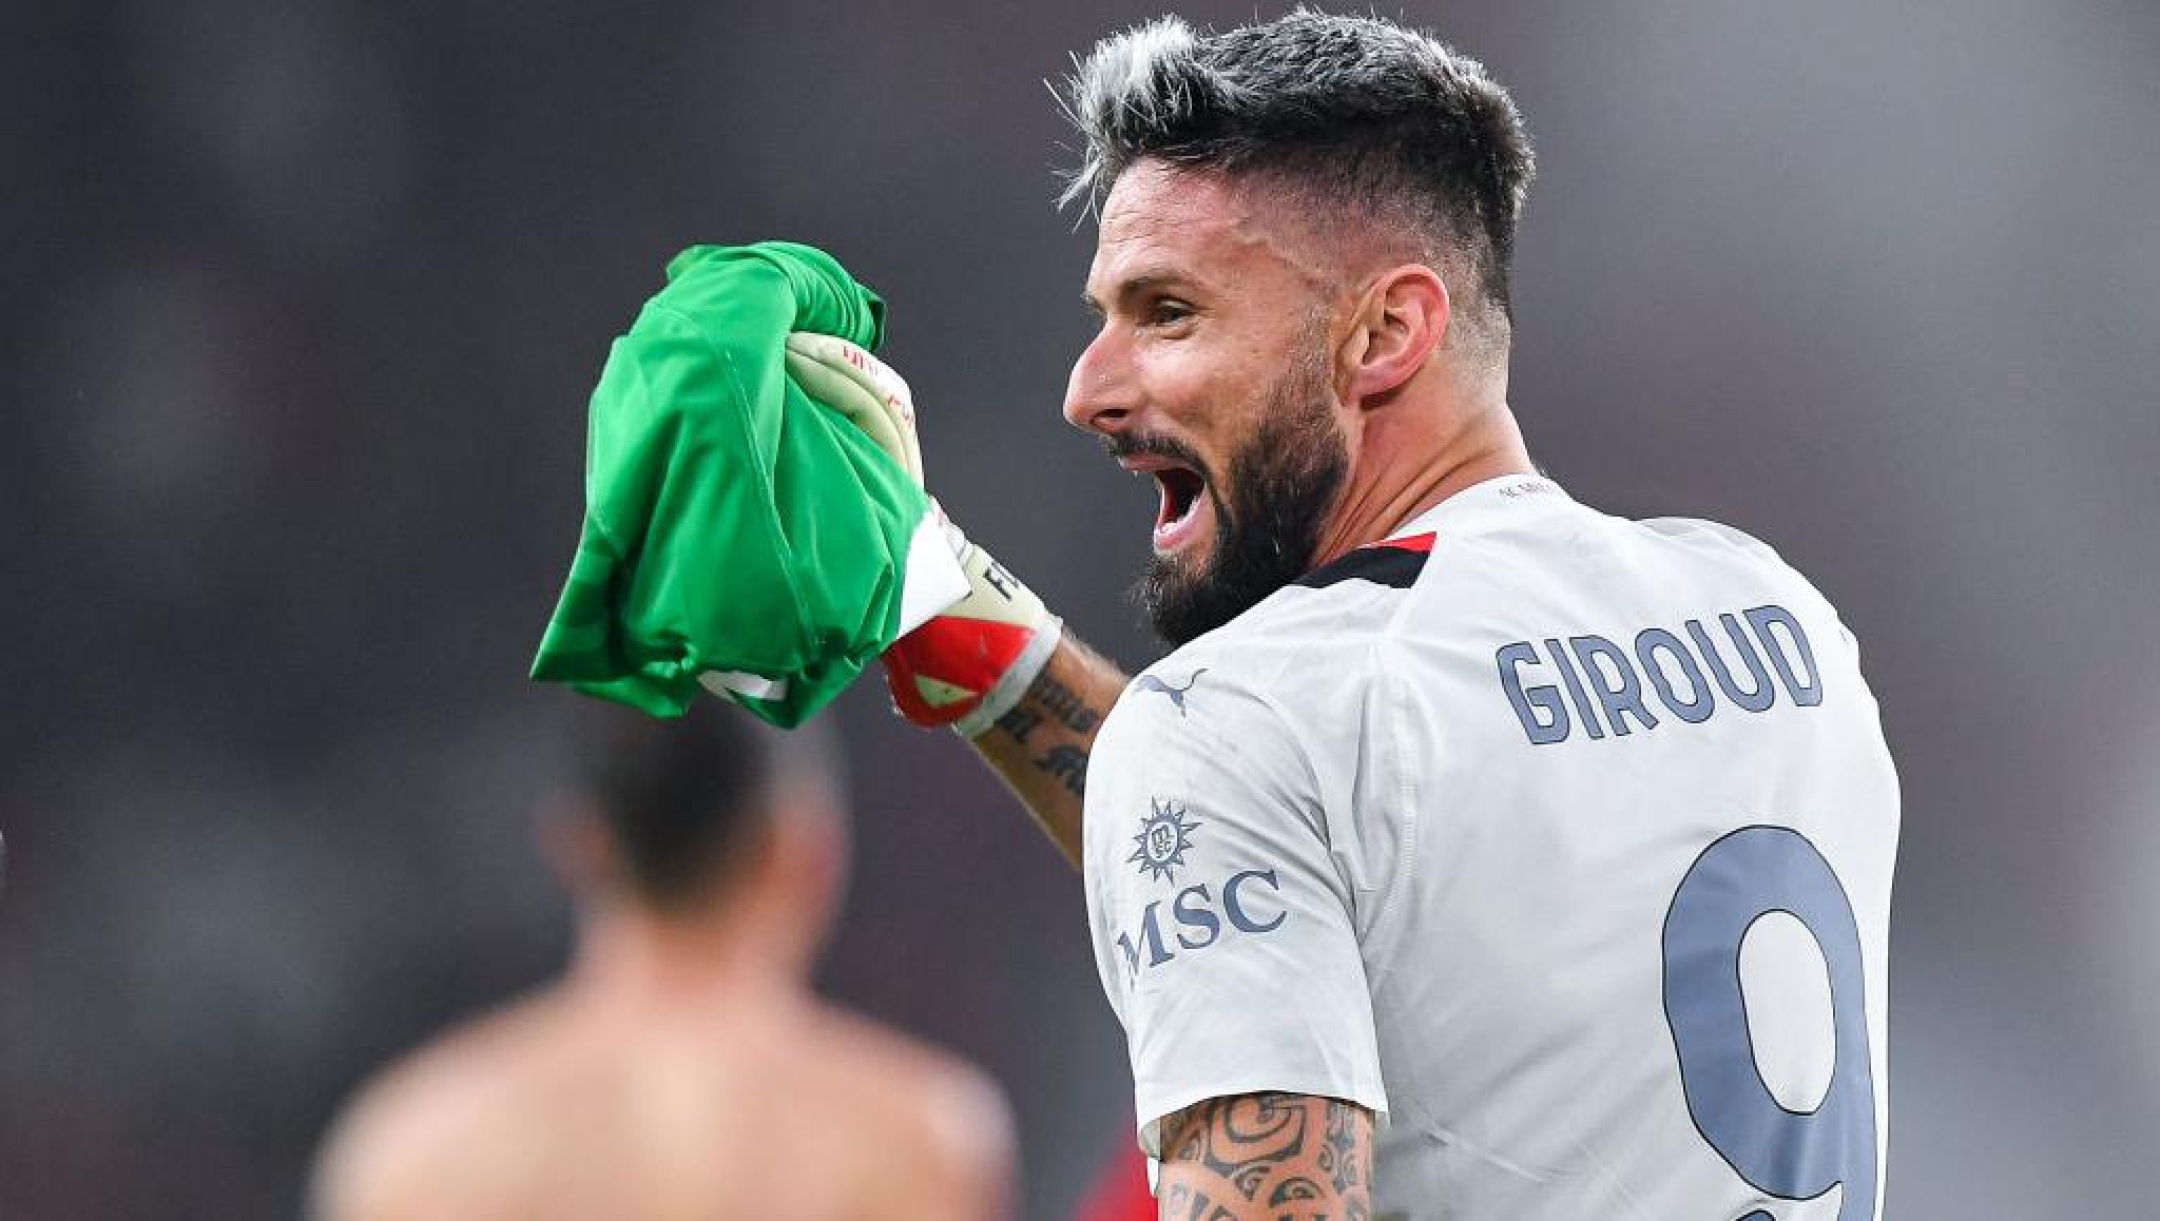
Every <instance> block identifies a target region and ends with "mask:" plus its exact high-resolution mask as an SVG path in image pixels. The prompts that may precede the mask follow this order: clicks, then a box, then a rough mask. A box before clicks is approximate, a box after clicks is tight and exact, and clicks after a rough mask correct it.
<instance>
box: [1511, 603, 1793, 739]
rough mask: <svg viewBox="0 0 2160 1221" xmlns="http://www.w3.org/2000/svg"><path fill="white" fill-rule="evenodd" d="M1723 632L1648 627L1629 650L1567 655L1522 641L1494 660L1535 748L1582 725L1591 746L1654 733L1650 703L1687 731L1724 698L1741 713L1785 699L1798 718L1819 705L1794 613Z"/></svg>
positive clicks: (1731, 622) (1694, 625)
mask: <svg viewBox="0 0 2160 1221" xmlns="http://www.w3.org/2000/svg"><path fill="white" fill-rule="evenodd" d="M1743 620H1744V621H1745V626H1744V627H1743V626H1742V622H1743ZM1717 623H1718V628H1719V629H1722V630H1721V631H1713V630H1712V629H1711V628H1709V627H1707V626H1705V625H1704V624H1703V621H1702V620H1700V619H1689V620H1687V621H1686V622H1684V623H1682V624H1681V625H1680V630H1679V631H1677V632H1675V631H1671V630H1668V629H1666V628H1662V627H1646V628H1644V629H1643V630H1641V631H1639V632H1637V633H1635V639H1634V641H1633V647H1632V648H1624V647H1622V646H1621V645H1618V644H1615V643H1614V642H1613V641H1611V640H1608V639H1606V638H1605V637H1603V636H1570V637H1568V638H1567V643H1566V644H1565V645H1563V644H1562V643H1561V641H1560V638H1559V637H1557V636H1548V637H1546V638H1545V641H1544V647H1543V648H1542V649H1540V648H1539V647H1538V646H1537V645H1535V644H1532V643H1531V642H1530V641H1527V640H1518V641H1515V642H1514V643H1512V644H1504V645H1501V646H1500V648H1499V650H1498V651H1497V652H1495V653H1494V655H1493V659H1494V661H1495V662H1496V663H1497V664H1498V665H1499V668H1500V689H1501V690H1502V691H1503V692H1505V693H1506V695H1507V699H1508V704H1509V705H1510V706H1512V707H1513V708H1514V709H1515V717H1516V719H1517V720H1520V721H1521V722H1522V727H1523V733H1525V734H1527V735H1528V736H1529V738H1530V743H1531V745H1533V746H1549V745H1551V744H1553V743H1555V742H1565V741H1567V740H1568V737H1569V736H1570V735H1571V734H1572V733H1573V732H1574V728H1575V725H1576V724H1577V723H1580V724H1581V726H1582V730H1583V733H1584V734H1586V735H1588V736H1589V737H1591V738H1593V739H1597V738H1603V737H1604V736H1605V735H1606V731H1607V730H1610V731H1611V732H1612V734H1613V735H1614V736H1616V737H1623V738H1624V737H1626V736H1627V735H1629V734H1630V733H1632V732H1634V730H1635V729H1637V728H1640V729H1656V728H1657V727H1658V724H1659V722H1660V720H1661V718H1660V717H1659V716H1658V714H1657V713H1656V712H1655V711H1653V710H1652V709H1651V705H1652V704H1653V703H1655V704H1656V705H1657V706H1658V707H1659V708H1662V709H1663V710H1664V711H1665V712H1666V713H1667V714H1668V715H1671V716H1674V717H1677V718H1679V719H1680V720H1681V721H1684V722H1686V723H1687V724H1690V725H1699V724H1701V723H1702V722H1704V721H1707V720H1709V719H1710V718H1711V716H1713V715H1714V714H1716V712H1717V710H1718V707H1719V698H1720V697H1723V699H1724V702H1726V703H1728V704H1731V705H1732V706H1734V707H1736V708H1738V709H1740V710H1741V711H1743V712H1762V711H1764V710H1766V709H1768V708H1769V707H1770V706H1771V705H1772V704H1775V703H1776V702H1777V698H1778V693H1779V692H1780V691H1783V692H1784V693H1785V698H1786V699H1788V700H1791V701H1792V703H1793V706H1794V707H1796V708H1812V707H1814V706H1815V705H1817V704H1820V703H1822V701H1823V691H1822V673H1821V671H1819V670H1817V669H1816V667H1815V649H1814V647H1813V646H1812V645H1811V644H1809V643H1808V635H1807V632H1806V630H1805V629H1803V628H1802V627H1801V626H1800V620H1799V618H1798V617H1797V616H1795V615H1794V614H1793V613H1792V612H1791V611H1789V610H1786V609H1785V608H1784V607H1782V606H1758V607H1756V608H1755V609H1753V610H1749V611H1742V612H1740V613H1739V614H1738V615H1734V614H1731V613H1726V614H1721V615H1719V616H1717ZM1719 636H1723V637H1724V639H1723V640H1720V639H1718V637H1719ZM1773 672H1774V673H1775V675H1776V677H1775V678H1772V674H1773ZM1742 674H1745V676H1746V677H1745V679H1744V680H1743V679H1742V677H1741V675H1742ZM1541 679H1542V680H1546V681H1538V680H1541ZM1552 680H1557V683H1556V682H1555V681H1552ZM1563 692H1564V694H1563ZM1571 710H1572V711H1571ZM1601 715H1602V718H1603V719H1602V723H1600V717H1601ZM1630 721H1633V722H1634V725H1633V726H1630V725H1629V722H1630Z"/></svg>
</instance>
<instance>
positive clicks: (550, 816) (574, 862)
mask: <svg viewBox="0 0 2160 1221" xmlns="http://www.w3.org/2000/svg"><path fill="white" fill-rule="evenodd" d="M540 851H541V852H542V854H543V855H545V856H546V857H547V862H548V865H549V866H550V867H551V868H552V869H553V870H554V872H555V877H556V878H557V879H558V880H559V881H561V883H562V884H563V886H564V887H565V888H567V889H568V890H569V891H570V893H571V894H573V895H576V896H578V897H579V898H586V899H589V898H592V897H594V896H596V895H600V894H603V893H606V892H607V891H610V890H612V889H614V888H615V886H616V885H617V883H618V882H619V880H620V878H621V871H620V864H621V863H620V862H619V861H617V860H616V859H615V851H614V848H613V847H612V846H611V845H610V844H609V843H608V836H607V829H606V828H605V827H602V826H601V825H600V816H599V815H597V814H595V813H594V812H593V811H592V810H591V809H590V808H589V807H587V806H586V805H585V804H584V803H582V802H580V801H577V800H574V799H571V798H567V797H564V798H558V799H556V800H554V801H551V802H549V803H548V804H547V805H546V806H545V807H544V808H543V809H542V810H541V812H540Z"/></svg>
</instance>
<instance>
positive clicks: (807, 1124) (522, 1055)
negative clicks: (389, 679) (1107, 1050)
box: [313, 701, 1013, 1221]
mask: <svg viewBox="0 0 2160 1221" xmlns="http://www.w3.org/2000/svg"><path fill="white" fill-rule="evenodd" d="M577 725H578V727H579V732H578V734H577V739H578V740H577V742H576V746H577V749H578V753H579V755H580V758H581V777H580V779H581V783H580V785H579V787H578V791H577V792H576V793H575V794H574V796H573V797H572V798H571V799H570V800H568V801H567V802H565V803H564V804H565V808H564V809H563V810H562V811H561V812H560V813H559V814H558V815H557V816H556V817H555V818H554V819H553V820H552V822H551V825H550V827H549V828H548V847H549V850H550V855H551V856H552V857H553V858H554V860H555V863H556V865H557V867H558V869H559V870H560V872H561V873H562V874H563V875H564V877H565V879H566V881H567V882H568V884H569V886H570V888H571V890H572V891H573V893H574V894H575V896H576V898H577V901H578V903H577V905H578V933H577V947H576V951H575V955H574V959H573V961H572V963H571V965H570V968H569V970H568V972H567V973H566V974H565V976H564V977H563V978H562V979H561V980H560V981H558V982H556V983H554V984H551V985H549V986H548V987H546V988H544V989H543V990H541V991H540V992H539V993H538V994H537V995H535V996H532V997H530V998H527V999H524V1000H521V1001H518V1002H516V1003H515V1004H512V1005H511V1006H509V1007H508V1008H506V1009H504V1010H502V1011H500V1012H497V1013H494V1014H491V1015H487V1016H485V1017H482V1018H480V1019H477V1020H475V1021H473V1022H470V1023H468V1024H466V1025H464V1026H462V1027H459V1028H457V1029H455V1030H452V1031H450V1032H449V1033H447V1034H446V1035H444V1036H442V1037H440V1038H438V1039H436V1040H435V1041H434V1042H433V1043H431V1044H430V1045H428V1046H426V1047H424V1048H422V1049H420V1050H419V1051H417V1052H415V1053H413V1054H412V1055H410V1056H408V1057H407V1058H405V1059H404V1060H403V1061H402V1062H401V1063H398V1064H396V1065H394V1066H393V1067H391V1068H390V1069H389V1070H388V1071H386V1072H384V1073H383V1074H382V1075H381V1076H380V1077H379V1078H377V1079H376V1080H374V1081H373V1082H371V1083H370V1084H368V1085H367V1086H366V1087H365V1088H364V1089H363V1090H361V1091H360V1093H359V1094H358V1096H357V1098H356V1100H355V1101H353V1102H352V1103H351V1104H349V1106H348V1107H347V1109H346V1111H345V1113H344V1114H343V1116H342V1117H341V1118H340V1119H339V1120H338V1121H337V1123H336V1124H335V1126H334V1127H333V1128H332V1130H331V1133H330V1136H329V1138H328V1139H327V1141H326V1142H325V1145H324V1148H323V1150H322V1152H321V1154H320V1156H319V1161H318V1165H317V1167H316V1173H315V1181H314V1188H313V1212H314V1215H315V1216H316V1217H317V1218H318V1219H319V1221H417V1219H420V1218H443V1219H445V1221H448V1219H452V1218H455V1219H459V1221H487V1219H491V1218H499V1219H501V1221H512V1219H515V1221H543V1219H545V1218H581V1219H586V1218H603V1217H604V1218H621V1219H623V1221H634V1219H635V1221H644V1219H659V1218H685V1219H689V1218H697V1219H699V1221H715V1219H718V1218H728V1217H745V1218H749V1217H755V1218H760V1219H767V1218H789V1219H794V1218H800V1219H801V1221H822V1219H825V1218H834V1219H839V1218H862V1217H881V1218H922V1219H924V1221H930V1219H932V1218H936V1219H940V1221H952V1219H969V1218H992V1217H998V1216H1002V1215H1004V1213H1005V1210H1006V1207H1007V1199H1008V1194H1009V1191H1010V1188H1011V1178H1012V1157H1013V1154H1012V1148H1011V1145H1012V1140H1011V1132H1010V1125H1009V1120H1008V1118H1007V1114H1006V1110H1005V1104H1004V1101H1003V1099H1002V1096H1001V1095H1000V1093H999V1091H998V1090H997V1089H996V1087H995V1086H994V1085H992V1084H991V1083H990V1082H989V1081H988V1079H987V1078H985V1077H984V1076H983V1075H982V1074H980V1073H979V1072H978V1071H977V1070H975V1069H974V1068H972V1067H971V1066H969V1065H967V1064H965V1063H962V1062H961V1061H959V1060H956V1059H954V1058H952V1057H950V1056H948V1055H945V1054H943V1053H940V1052H937V1051H934V1050H932V1049H930V1048H928V1047H926V1046H924V1045H921V1044H919V1043H917V1042H915V1041H913V1040H911V1039H909V1038H906V1037H904V1036H902V1035H900V1034H897V1033H895V1032H892V1031H889V1030H886V1029H883V1028H881V1027H879V1026H877V1025H874V1024H872V1023H871V1022H869V1021H867V1020H864V1019H862V1018H858V1017H855V1016H851V1015H849V1014H846V1013H844V1012H841V1011H839V1010H837V1009H835V1008H833V1007H832V1006H830V1005H828V1004H826V1003H824V1002H823V1001H822V1000H820V999H819V998H818V997H817V996H815V995H814V994H813V993H812V991H811V990H810V986H809V974H810V970H811V967H812V963H813V961H814V959H815V957H816V955H817V953H818V951H819V949H820V948H821V946H822V943H823V941H824V939H825V935H826V933H827V931H828V927H829V925H830V924H831V922H832V920H833V917H834V915H835V912H836V906H837V899H838V896H839V894H840V890H841V886H842V882H843V879H844V875H845V872H846V865H845V862H846V831H845V827H844V822H843V815H842V809H841V800H840V797H839V793H838V791H837V788H836V786H835V784H834V783H833V781H832V779H831V777H832V776H833V775H834V774H835V767H836V760H835V759H834V758H833V757H832V752H831V751H829V750H827V749H823V748H821V747H820V745H819V742H818V737H817V735H816V734H814V733H810V732H804V733H797V734H792V735H784V734H781V733H779V732H777V731H775V730H772V729H769V728H766V727H764V726H762V725H760V724H757V723H756V722H754V721H753V719H752V718H751V717H749V716H748V715H746V714H743V713H741V712H739V711H737V710H735V709H731V708H726V707H723V706H721V705H720V704H719V703H718V702H717V701H712V702H701V703H700V705H699V706H697V707H693V708H692V709H691V710H690V712H689V714H688V715H686V716H685V717H683V718H682V719H681V720H679V721H660V720H655V719H652V718H650V717H647V716H645V715H644V714H642V713H637V712H632V711H629V710H627V709H622V708H617V707H613V706H599V705H594V706H591V707H586V708H582V709H580V713H579V717H578V720H577Z"/></svg>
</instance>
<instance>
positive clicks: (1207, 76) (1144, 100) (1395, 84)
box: [1059, 8, 1535, 318]
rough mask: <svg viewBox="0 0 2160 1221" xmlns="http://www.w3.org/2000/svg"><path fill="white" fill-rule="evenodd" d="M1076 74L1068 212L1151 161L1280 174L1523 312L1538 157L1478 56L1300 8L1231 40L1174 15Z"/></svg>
mask: <svg viewBox="0 0 2160 1221" xmlns="http://www.w3.org/2000/svg"><path fill="white" fill-rule="evenodd" d="M1076 68H1077V70H1076V71H1075V72H1074V74H1073V75H1072V76H1071V77H1070V78H1068V79H1067V81H1066V82H1065V89H1064V91H1063V93H1062V94H1061V95H1060V98H1059V100H1060V102H1061V104H1062V105H1063V106H1064V109H1065V111H1066V114H1067V117H1069V118H1070V119H1071V120H1072V122H1073V125H1074V126H1075V127H1077V128H1078V129H1079V132H1080V135H1081V138H1082V140H1083V141H1084V142H1085V146H1084V149H1083V152H1082V160H1081V163H1080V166H1079V168H1078V169H1077V170H1075V171H1074V172H1073V173H1072V175H1071V178H1070V182H1069V185H1068V186H1067V189H1066V191H1065V195H1064V198H1063V199H1062V200H1061V201H1060V202H1061V203H1062V204H1067V205H1069V204H1072V203H1074V202H1080V203H1083V204H1084V205H1085V206H1087V207H1089V208H1094V207H1097V206H1099V205H1100V204H1101V202H1102V199H1103V197H1104V196H1106V195H1108V194H1109V192H1110V188H1111V186H1112V185H1113V184H1115V183H1116V182H1117V179H1118V176H1119V175H1120V174H1123V173H1124V172H1125V171H1126V170H1127V169H1128V168H1130V167H1131V166H1132V165H1133V164H1134V163H1135V162H1138V161H1142V160H1147V159H1158V160H1161V161H1165V162H1169V163H1171V164H1173V165H1177V166H1181V167H1190V168H1193V169H1206V170H1216V171H1219V172H1222V173H1224V174H1227V175H1230V176H1233V177H1237V178H1244V177H1247V176H1252V177H1265V178H1268V179H1271V180H1273V181H1275V182H1278V183H1280V184H1281V185H1283V186H1285V187H1287V188H1289V189H1291V190H1293V191H1296V192H1298V193H1299V194H1300V196H1301V201H1302V202H1304V203H1306V204H1307V205H1308V206H1312V207H1322V208H1324V207H1327V206H1329V205H1330V204H1332V205H1334V206H1336V207H1342V206H1345V205H1347V206H1348V207H1350V208H1352V209H1355V212H1356V215H1355V221H1356V223H1360V224H1364V225H1378V226H1399V227H1401V229H1402V230H1403V231H1404V232H1405V236H1406V237H1408V238H1410V239H1411V240H1413V241H1415V242H1416V243H1417V244H1418V245H1419V246H1420V247H1421V248H1424V249H1433V248H1435V247H1437V248H1438V251H1441V252H1447V253H1452V254H1453V255H1454V256H1455V257H1456V258H1458V259H1460V260H1462V261H1463V263H1465V264H1466V265H1467V269H1468V270H1469V271H1470V272H1471V274H1472V275H1473V276H1474V277H1475V279H1476V280H1477V282H1478V284H1479V287H1480V289H1481V290H1482V292H1483V294H1484V296H1485V298H1486V300H1487V302H1488V303H1489V304H1490V305H1492V306H1493V307H1494V308H1496V309H1497V310H1498V311H1499V313H1500V315H1501V316H1502V317H1503V318H1506V317H1508V316H1509V312H1510V311H1509V305H1508V267H1509V264H1510V263H1511V262H1512V260H1513V257H1514V251H1515V222H1516V219H1517V218H1518V217H1519V216H1520V215H1521V213H1522V204H1523V196H1524V195H1525V194H1526V193H1527V192H1528V191H1529V189H1530V180H1531V178H1532V177H1533V176H1534V174H1535V160H1534V158H1533V156H1532V154H1531V151H1530V137H1529V134H1528V133H1527V132H1526V131H1525V130H1524V128H1523V122H1522V115H1521V114H1519V113H1518V112H1517V111H1516V109H1515V103H1514V101H1513V100H1512V99H1510V98H1509V97H1508V95H1507V91H1506V90H1504V89H1502V88H1501V87H1500V86H1499V85H1498V84H1496V83H1494V81H1493V80H1492V78H1491V77H1490V76H1488V75H1487V74H1486V72H1485V68H1484V66H1483V65H1482V64H1479V63H1478V62H1477V61H1476V60H1474V59H1471V58H1469V57H1467V56H1465V55H1462V54H1460V53H1458V52H1456V51H1455V50H1453V49H1452V48H1450V47H1448V46H1447V45H1446V44H1444V43H1441V42H1440V41H1438V40H1437V39H1434V38H1432V37H1430V36H1429V35H1426V34H1423V33H1420V32H1418V31H1416V30H1410V29H1406V28H1404V27H1402V26H1399V25H1396V24H1395V23H1393V22H1390V21H1385V20H1381V19H1379V18H1375V17H1342V16H1335V15H1332V14H1328V13H1321V12H1315V11H1313V10H1311V9H1305V8H1300V9H1298V10H1297V11H1295V12H1293V13H1290V14H1288V15H1287V16H1284V17H1280V18H1278V19H1276V20H1274V21H1269V22H1262V23H1259V24H1255V25H1247V26H1239V27H1237V28H1235V29H1231V30H1226V31H1222V32H1220V33H1217V32H1213V31H1210V32H1206V33H1199V32H1195V31H1194V30H1193V28H1192V27H1191V26H1189V25H1187V24H1186V23H1185V22H1184V21H1183V20H1181V19H1179V18H1177V17H1164V18H1160V19H1158V20H1156V21H1152V22H1149V23H1147V24H1145V25H1142V26H1138V27H1136V28H1134V29H1131V30H1128V31H1126V32H1125V33H1123V34H1118V35H1114V36H1112V37H1110V38H1106V39H1104V40H1103V41H1102V42H1100V43H1098V44H1096V46H1095V49H1094V51H1093V52H1091V53H1090V54H1089V55H1088V57H1087V58H1086V59H1085V60H1082V61H1078V62H1077V64H1076Z"/></svg>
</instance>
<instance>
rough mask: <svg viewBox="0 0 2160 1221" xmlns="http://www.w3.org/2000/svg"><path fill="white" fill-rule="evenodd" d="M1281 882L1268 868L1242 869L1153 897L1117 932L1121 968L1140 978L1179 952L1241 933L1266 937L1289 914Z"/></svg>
mask: <svg viewBox="0 0 2160 1221" xmlns="http://www.w3.org/2000/svg"><path fill="white" fill-rule="evenodd" d="M1281 893H1282V881H1281V879H1280V878H1278V877H1277V876H1276V874H1275V871H1274V870H1272V869H1245V870H1241V871H1239V872H1237V873H1233V874H1231V875H1230V876H1229V877H1227V878H1224V879H1223V880H1222V882H1221V883H1220V884H1219V885H1214V886H1210V885H1209V884H1208V883H1206V882H1199V883H1195V884H1194V885H1191V886H1187V887H1186V888H1185V889H1183V890H1181V891H1179V892H1177V894H1175V895H1173V896H1172V897H1171V898H1170V899H1169V901H1168V903H1167V904H1166V903H1165V902H1164V900H1161V899H1157V900H1155V901H1154V902H1152V903H1149V904H1148V905H1147V907H1146V908H1145V909H1143V910H1142V911H1141V913H1140V924H1139V927H1138V928H1136V929H1134V930H1132V931H1131V932H1128V933H1119V934H1118V939H1117V946H1118V952H1119V953H1120V954H1123V955H1124V957H1125V973H1126V975H1127V976H1128V977H1131V978H1138V977H1139V975H1140V972H1142V971H1152V970H1154V969H1155V968H1156V967H1159V966H1161V965H1163V964H1164V963H1166V962H1169V961H1170V960H1171V959H1173V958H1176V957H1177V956H1178V955H1179V954H1188V953H1199V952H1200V951H1203V950H1206V949H1208V948H1210V947H1211V946H1214V945H1217V944H1219V943H1221V942H1222V941H1223V940H1224V939H1225V938H1229V937H1233V936H1236V935H1239V934H1245V935H1251V936H1265V935H1267V934H1268V933H1272V932H1274V931H1275V930H1276V929H1279V928H1281V927H1282V925H1283V921H1284V920H1287V919H1288V918H1289V913H1288V912H1287V911H1285V910H1284V909H1283V906H1282V903H1281V898H1280V897H1281Z"/></svg>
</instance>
